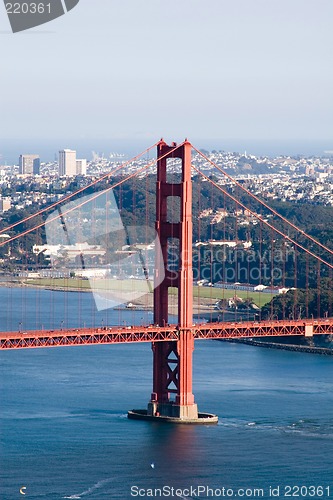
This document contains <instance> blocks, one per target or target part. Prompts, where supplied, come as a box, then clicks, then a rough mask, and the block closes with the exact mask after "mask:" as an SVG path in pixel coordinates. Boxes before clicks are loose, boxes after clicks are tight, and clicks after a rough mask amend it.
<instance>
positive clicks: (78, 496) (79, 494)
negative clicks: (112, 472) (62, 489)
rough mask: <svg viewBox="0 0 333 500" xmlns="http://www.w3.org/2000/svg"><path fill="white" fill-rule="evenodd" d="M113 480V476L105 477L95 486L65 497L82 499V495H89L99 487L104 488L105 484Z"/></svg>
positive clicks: (74, 499)
mask: <svg viewBox="0 0 333 500" xmlns="http://www.w3.org/2000/svg"><path fill="white" fill-rule="evenodd" d="M111 481H112V479H111V478H109V479H103V480H102V481H98V482H97V483H95V484H94V485H93V486H91V487H90V488H88V489H87V490H85V491H82V492H81V493H76V494H74V495H70V496H66V497H63V498H67V499H69V500H77V499H80V498H82V497H86V496H87V495H90V494H91V493H93V492H94V491H96V490H98V489H99V488H102V487H103V486H105V485H106V484H108V483H110V482H111Z"/></svg>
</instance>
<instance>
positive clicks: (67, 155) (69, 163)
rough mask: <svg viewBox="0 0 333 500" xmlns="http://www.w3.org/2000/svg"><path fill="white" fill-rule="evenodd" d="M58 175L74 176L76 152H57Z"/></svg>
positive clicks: (66, 150) (65, 150) (64, 150)
mask: <svg viewBox="0 0 333 500" xmlns="http://www.w3.org/2000/svg"><path fill="white" fill-rule="evenodd" d="M59 175H60V177H62V176H64V175H67V176H68V177H71V176H74V175H76V151H74V150H72V149H63V150H62V151H59Z"/></svg>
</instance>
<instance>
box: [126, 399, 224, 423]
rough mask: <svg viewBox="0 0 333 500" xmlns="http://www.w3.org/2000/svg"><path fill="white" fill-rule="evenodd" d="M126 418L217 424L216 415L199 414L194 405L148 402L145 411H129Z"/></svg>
mask: <svg viewBox="0 0 333 500" xmlns="http://www.w3.org/2000/svg"><path fill="white" fill-rule="evenodd" d="M127 416H128V418H130V419H134V420H153V421H156V422H169V423H172V424H217V422H218V417H217V415H213V414H211V413H199V412H198V406H197V405H196V404H192V405H177V404H176V403H171V402H170V403H157V402H156V401H150V402H149V403H148V408H147V410H131V411H129V412H128V414H127Z"/></svg>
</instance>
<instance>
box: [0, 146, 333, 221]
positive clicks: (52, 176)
mask: <svg viewBox="0 0 333 500" xmlns="http://www.w3.org/2000/svg"><path fill="white" fill-rule="evenodd" d="M204 154H205V156H206V158H203V157H202V156H200V155H199V154H195V155H194V156H193V160H192V163H193V165H194V166H195V167H196V169H197V170H199V171H201V172H203V173H204V174H205V175H206V176H212V175H213V176H214V178H215V180H217V182H218V183H219V184H220V185H221V186H223V187H224V188H232V187H233V182H232V180H231V179H230V177H232V178H234V179H237V181H238V182H239V183H241V184H242V185H244V186H245V187H246V188H247V189H248V190H250V191H251V192H252V193H254V194H257V195H260V196H262V197H263V198H266V199H273V200H281V201H286V200H288V201H295V202H299V203H305V202H306V203H315V204H323V205H333V155H332V154H331V153H330V154H327V155H326V156H323V157H301V156H297V157H291V156H278V157H276V158H269V157H267V156H262V157H257V156H254V155H249V154H247V153H246V152H245V153H230V152H225V151H212V152H207V151H204ZM124 160H125V156H124V155H122V154H118V153H112V154H110V156H109V157H108V158H106V157H105V156H104V155H99V154H96V153H95V152H93V155H92V159H91V160H90V161H89V162H87V160H86V159H79V158H77V154H76V151H75V150H72V149H63V150H61V151H59V155H58V159H55V160H54V161H49V162H41V159H40V157H39V155H38V154H21V155H20V156H19V161H18V165H2V166H1V165H0V213H1V212H5V211H7V210H9V209H11V208H15V209H22V208H24V207H27V206H30V205H33V204H36V205H45V204H47V203H51V202H55V201H57V200H58V199H60V198H61V197H62V196H63V195H64V194H68V192H70V191H71V190H73V189H78V188H81V187H84V186H86V185H88V184H89V183H90V182H91V181H92V180H96V179H98V178H99V177H100V176H101V175H103V174H105V173H107V172H108V173H109V172H115V175H124V174H132V173H135V172H139V176H141V177H143V176H145V175H147V174H152V173H154V172H156V165H155V164H152V158H148V157H144V158H141V159H138V160H135V161H132V162H130V163H126V164H125V166H124V167H123V168H121V166H122V164H123V162H124ZM213 164H215V165H217V168H216V167H214V165H213ZM147 165H150V166H149V167H147ZM146 167H147V168H146ZM168 168H169V172H170V174H171V176H172V174H174V175H175V176H176V175H177V174H179V173H180V160H178V159H174V160H170V161H169V164H168ZM223 172H225V173H226V174H228V175H229V176H230V177H227V176H225V175H224V173H223ZM193 175H198V174H197V172H196V171H194V172H193ZM73 181H74V183H73ZM203 181H205V178H204V177H203ZM206 181H207V180H206ZM73 186H74V187H73ZM228 215H230V214H228V211H227V210H226V208H225V207H224V208H221V207H211V208H209V209H206V210H203V211H202V213H201V214H200V217H202V218H206V217H208V218H209V219H210V222H211V223H212V224H218V223H219V222H221V220H223V219H224V218H225V217H227V216H228ZM243 215H244V224H247V223H248V222H249V220H250V219H251V217H250V214H245V213H244V214H243ZM254 223H255V221H254Z"/></svg>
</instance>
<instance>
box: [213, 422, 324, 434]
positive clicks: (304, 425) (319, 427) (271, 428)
mask: <svg viewBox="0 0 333 500" xmlns="http://www.w3.org/2000/svg"><path fill="white" fill-rule="evenodd" d="M218 425H219V426H222V427H237V428H240V429H241V428H243V429H248V430H251V429H252V430H255V431H256V432H260V431H261V432H263V431H266V432H267V431H268V432H281V433H284V434H296V435H297V434H298V435H302V436H305V437H316V438H323V439H333V421H332V420H329V421H319V420H312V419H299V420H297V421H294V422H292V423H281V422H267V421H262V422H260V421H256V422H254V421H250V422H249V421H244V420H238V419H221V420H220V422H219V423H218Z"/></svg>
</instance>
